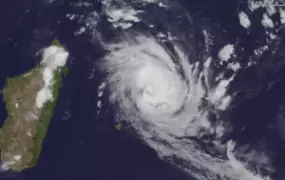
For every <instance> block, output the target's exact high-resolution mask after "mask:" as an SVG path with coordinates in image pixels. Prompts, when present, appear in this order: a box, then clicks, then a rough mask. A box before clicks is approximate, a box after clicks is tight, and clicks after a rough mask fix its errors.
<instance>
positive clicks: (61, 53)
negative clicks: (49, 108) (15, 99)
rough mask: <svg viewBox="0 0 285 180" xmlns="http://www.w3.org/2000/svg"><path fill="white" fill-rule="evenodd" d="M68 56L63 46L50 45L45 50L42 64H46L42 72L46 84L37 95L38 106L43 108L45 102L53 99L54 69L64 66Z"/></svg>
mask: <svg viewBox="0 0 285 180" xmlns="http://www.w3.org/2000/svg"><path fill="white" fill-rule="evenodd" d="M67 58H68V52H67V51H65V50H64V49H63V48H62V47H57V46H50V47H48V48H45V49H44V50H43V59H42V62H41V64H43V65H44V66H45V67H44V68H43V72H42V76H43V80H44V85H43V88H42V89H41V90H40V91H39V92H38V94H37V97H36V106H37V107H38V108H42V107H43V105H44V103H46V102H47V101H50V100H52V98H53V97H52V88H53V83H54V81H53V78H54V71H55V70H57V68H59V67H62V66H64V65H65V64H66V61H67Z"/></svg>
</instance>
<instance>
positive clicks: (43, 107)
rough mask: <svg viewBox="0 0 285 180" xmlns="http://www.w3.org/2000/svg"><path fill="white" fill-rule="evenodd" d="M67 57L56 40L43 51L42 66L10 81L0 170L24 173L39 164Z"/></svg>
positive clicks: (0, 134) (0, 131)
mask: <svg viewBox="0 0 285 180" xmlns="http://www.w3.org/2000/svg"><path fill="white" fill-rule="evenodd" d="M67 58H68V52H67V51H66V50H65V49H64V48H63V47H62V46H61V45H60V44H59V42H58V41H56V40H55V41H54V42H53V44H52V45H51V46H50V47H47V48H45V49H43V58H42V61H41V63H40V64H39V65H37V66H36V67H35V68H33V69H32V70H30V71H29V72H27V73H24V74H21V75H19V76H17V77H12V78H8V79H7V82H6V85H5V87H4V89H3V99H4V102H5V104H6V109H7V112H8V117H7V119H6V121H5V122H4V124H3V127H2V128H1V129H0V151H1V159H2V163H1V167H2V168H1V169H4V170H5V169H9V170H13V171H22V170H23V169H25V168H28V167H33V166H34V165H35V164H36V161H37V159H38V157H39V155H40V152H41V148H42V143H43V140H44V137H45V135H46V132H47V129H48V125H49V121H50V119H51V117H52V115H53V110H54V107H55V104H56V100H57V97H58V95H59V89H60V87H61V84H62V75H66V73H67V66H66V65H65V64H66V60H67Z"/></svg>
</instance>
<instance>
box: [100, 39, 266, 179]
mask: <svg viewBox="0 0 285 180" xmlns="http://www.w3.org/2000/svg"><path fill="white" fill-rule="evenodd" d="M118 39H119V40H118V41H112V42H111V43H109V44H104V46H105V48H106V49H107V50H108V51H109V53H107V55H106V56H105V57H104V58H103V61H102V66H101V68H102V70H103V71H104V72H107V74H108V76H107V78H106V84H107V86H106V87H107V88H108V89H109V91H110V94H109V95H110V97H109V99H110V102H111V103H112V104H113V105H114V107H115V110H116V112H117V118H116V120H117V121H123V122H126V123H127V124H128V125H131V127H132V128H133V129H134V130H135V131H136V132H137V133H138V135H139V137H140V138H141V139H142V140H143V141H144V142H145V143H146V144H148V145H149V146H150V147H152V148H153V149H155V150H156V151H157V153H158V155H159V156H160V157H161V158H162V159H164V160H166V161H168V162H170V163H173V164H175V165H176V166H178V167H181V168H183V169H184V170H186V171H188V172H190V173H191V175H193V176H195V178H196V179H199V180H217V179H224V180H240V179H243V180H265V179H266V180H269V179H270V178H268V177H263V176H262V175H260V174H258V172H254V171H252V170H250V169H248V168H247V164H246V163H243V162H241V161H239V160H238V159H237V158H236V154H235V152H234V150H235V148H236V144H235V142H232V141H228V142H227V143H223V142H222V141H221V138H220V137H222V136H223V135H224V134H225V133H226V132H227V130H226V127H227V124H223V122H221V121H211V120H210V116H211V115H212V114H213V113H217V112H219V111H220V112H222V111H224V110H225V109H226V107H227V106H228V104H229V103H230V101H231V97H230V96H228V95H227V94H226V89H227V86H228V85H229V83H230V82H231V81H232V80H233V78H234V75H233V76H231V77H228V78H226V77H224V75H223V73H221V74H219V77H217V78H215V77H210V75H211V73H210V72H211V68H212V66H211V58H206V59H205V60H204V61H203V60H200V61H198V60H197V61H196V62H195V61H194V62H190V61H189V59H191V58H192V57H191V54H190V53H191V52H187V51H185V50H184V49H183V46H180V44H179V41H175V40H169V44H170V45H169V44H168V46H167V45H166V43H163V42H161V41H159V40H158V39H156V38H155V37H152V36H147V35H143V34H142V35H137V36H135V37H133V36H132V35H130V36H123V38H122V39H120V38H118ZM211 79H212V81H211ZM215 115H216V117H219V114H218V113H217V114H215ZM228 127H230V126H228ZM177 162H181V163H177Z"/></svg>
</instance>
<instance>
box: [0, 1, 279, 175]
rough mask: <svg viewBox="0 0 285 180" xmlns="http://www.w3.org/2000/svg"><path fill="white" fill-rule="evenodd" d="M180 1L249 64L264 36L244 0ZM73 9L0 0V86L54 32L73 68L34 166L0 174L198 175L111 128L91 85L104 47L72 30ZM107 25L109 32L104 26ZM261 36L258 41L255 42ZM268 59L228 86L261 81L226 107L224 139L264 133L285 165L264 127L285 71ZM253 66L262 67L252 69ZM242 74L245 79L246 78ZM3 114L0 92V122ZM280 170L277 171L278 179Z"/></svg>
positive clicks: (254, 139) (97, 78)
mask: <svg viewBox="0 0 285 180" xmlns="http://www.w3.org/2000/svg"><path fill="white" fill-rule="evenodd" d="M92 2H93V1H92ZM93 3H94V6H93V7H92V8H93V9H94V10H98V11H100V2H99V1H98V2H95V1H94V2H93ZM181 3H182V4H183V5H184V6H185V7H187V9H188V10H189V11H190V12H191V13H193V17H194V18H201V19H211V20H208V23H209V24H211V23H213V24H219V25H220V27H218V28H217V29H219V30H221V34H222V35H223V38H224V39H226V40H227V41H229V42H232V43H233V42H234V40H235V39H239V43H240V46H243V47H245V48H244V49H245V51H243V52H242V53H243V55H242V58H241V59H240V62H241V63H243V62H244V63H246V62H245V61H246V59H247V58H249V56H250V53H251V52H252V51H253V50H254V49H255V48H256V47H257V46H258V45H259V43H261V42H262V41H263V39H262V38H260V37H261V35H263V34H264V27H262V26H261V25H260V26H254V27H253V28H252V29H251V33H250V35H248V33H247V32H246V31H244V30H243V28H242V27H241V26H240V24H239V22H238V19H237V18H238V17H237V16H236V14H237V11H238V9H237V7H239V8H241V7H243V6H244V7H245V6H247V3H245V2H242V1H236V2H233V1H230V0H220V1H187V0H182V1H181ZM76 11H77V10H76V9H74V7H72V6H70V2H67V1H65V0H58V1H56V2H55V3H51V4H47V3H45V2H44V1H39V0H30V1H24V0H10V1H1V2H0V89H2V88H3V87H4V85H5V79H6V78H7V77H13V76H17V75H19V74H21V73H24V72H26V71H29V70H30V69H31V68H33V67H34V66H35V65H36V64H37V63H39V62H40V60H41V55H40V50H41V49H42V48H44V47H46V46H48V45H49V44H50V42H51V41H52V40H54V39H59V41H60V42H61V43H62V44H63V45H64V47H65V48H66V49H67V51H68V52H69V53H70V58H69V60H68V67H69V69H70V71H69V74H68V76H67V77H66V78H65V79H64V81H63V88H62V89H61V90H60V97H59V99H58V102H57V106H56V109H55V113H54V116H53V118H52V119H51V122H50V126H49V130H48V133H47V136H46V139H45V141H44V144H43V150H42V153H41V155H40V158H39V160H38V163H37V165H36V166H35V167H34V168H32V169H26V170H24V171H23V172H21V173H14V172H9V171H8V172H0V180H146V179H148V180H192V179H193V180H195V179H194V178H192V177H191V175H189V174H186V173H185V172H183V171H182V170H180V169H178V168H176V167H174V166H173V165H171V164H168V163H166V162H164V161H162V160H161V159H160V158H159V157H158V154H157V152H156V151H155V150H153V149H151V148H150V147H149V146H147V145H146V144H144V143H143V142H142V141H140V140H138V138H137V136H136V135H134V134H133V133H132V132H130V131H123V130H122V131H118V130H116V128H115V127H114V121H115V116H114V114H115V113H114V112H113V111H114V110H113V107H112V106H110V107H104V110H103V111H102V112H101V113H100V115H97V111H96V106H97V101H98V99H97V97H96V92H97V89H98V87H99V86H100V84H101V83H102V80H103V79H104V76H105V75H104V74H102V73H100V72H99V71H97V70H94V66H95V64H96V63H98V61H99V58H100V57H102V56H103V55H104V53H105V52H104V51H103V50H102V48H101V47H100V46H99V45H97V44H96V42H94V41H92V40H91V39H90V36H89V35H84V34H83V35H80V36H75V35H74V32H75V31H76V30H77V29H78V26H79V25H78V24H77V23H76V22H75V21H69V20H68V19H66V14H67V13H72V12H74V13H76ZM258 17H259V16H257V17H256V18H258ZM254 18H255V17H253V19H254ZM276 18H277V17H276ZM104 32H105V33H106V34H107V33H108V29H106V31H104ZM258 38H260V41H256V39H258ZM224 39H222V38H221V39H220V44H223V42H225V41H226V40H224ZM282 41H284V39H282ZM216 45H217V47H213V51H214V52H218V51H219V48H220V46H219V44H218V43H217V44H216ZM283 45H284V43H283ZM218 46H219V47H218ZM215 48H216V49H215ZM268 57H271V56H270V55H269V56H265V57H263V58H264V59H261V60H260V61H262V62H264V61H266V60H267V59H268ZM283 57H284V56H283ZM265 64H267V65H268V66H270V68H271V67H272V68H271V69H269V70H268V69H266V68H264V66H266V65H263V67H259V68H258V67H256V68H255V69H253V70H252V71H244V72H243V73H242V75H240V76H239V77H238V79H237V80H236V81H235V84H233V85H232V87H231V89H230V91H234V90H235V88H236V89H238V88H240V87H241V84H245V85H244V87H243V88H241V89H253V90H252V91H255V89H256V88H257V87H259V86H260V88H259V90H256V91H258V93H259V94H256V98H254V99H247V100H245V99H243V98H245V96H247V93H244V94H243V92H245V91H242V90H240V97H241V98H239V99H236V100H235V103H236V104H238V105H239V108H233V109H231V115H230V116H231V119H232V121H233V124H234V130H233V133H232V134H231V135H230V136H231V137H230V138H229V137H227V138H229V139H234V140H235V141H237V142H239V143H240V144H243V143H245V144H258V143H259V141H260V139H262V138H263V141H264V142H265V141H266V143H268V144H269V146H270V147H271V149H272V151H274V152H275V153H274V155H273V156H272V157H273V158H274V160H276V161H275V162H276V164H277V165H278V167H280V168H282V167H285V166H284V162H283V161H284V158H283V160H282V157H280V154H282V152H283V150H284V149H282V148H283V146H281V145H280V144H282V143H284V141H282V140H279V138H278V137H277V136H278V134H277V133H276V134H274V133H272V131H273V130H272V129H268V126H270V125H271V127H274V126H275V125H276V124H274V123H271V121H270V119H271V118H274V117H273V116H277V115H276V114H278V112H277V109H278V107H279V105H280V103H282V102H280V101H281V100H282V98H280V97H283V96H284V92H283V90H284V84H283V85H282V82H283V83H284V82H285V76H283V75H284V73H282V71H281V70H280V69H278V68H277V70H274V69H275V68H274V67H273V66H274V64H273V63H272V62H268V63H265ZM263 72H264V73H265V74H262V73H263ZM256 73H260V74H259V75H258V76H257V75H256ZM257 77H262V79H263V81H262V82H259V81H258V80H259V78H257ZM274 79H278V82H279V83H277V84H276V87H275V88H273V90H272V91H270V92H267V91H266V90H264V89H263V87H267V84H269V82H271V81H272V80H274ZM249 80H250V81H249ZM246 81H248V82H249V83H244V82H246ZM252 82H256V83H255V84H254V83H252ZM257 89H258V88H257ZM283 98H284V97H283ZM103 101H107V99H104V100H103ZM283 103H284V102H283ZM6 117H7V112H6V109H5V105H4V103H3V100H2V96H0V126H2V124H3V122H4V121H5V119H6ZM269 121H270V122H269ZM272 122H273V121H272ZM243 128H245V129H246V130H244V129H243ZM262 148H263V145H260V149H262ZM278 159H280V160H278ZM283 174H284V172H280V173H279V172H278V173H276V175H275V177H276V179H278V178H279V177H282V176H283ZM273 180H274V179H273ZM278 180H279V179H278Z"/></svg>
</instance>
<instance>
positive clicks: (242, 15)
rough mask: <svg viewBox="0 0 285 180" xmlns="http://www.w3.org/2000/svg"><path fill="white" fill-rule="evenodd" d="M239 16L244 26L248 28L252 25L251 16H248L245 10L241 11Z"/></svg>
mask: <svg viewBox="0 0 285 180" xmlns="http://www.w3.org/2000/svg"><path fill="white" fill-rule="evenodd" d="M238 16H239V23H240V25H242V26H243V27H244V28H246V29H248V28H249V27H250V25H251V22H250V20H249V17H248V16H247V14H245V12H240V13H239V14H238Z"/></svg>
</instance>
